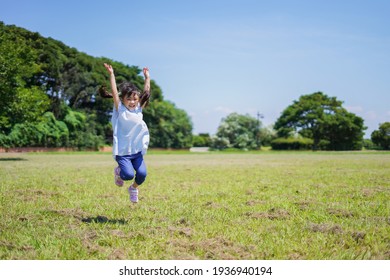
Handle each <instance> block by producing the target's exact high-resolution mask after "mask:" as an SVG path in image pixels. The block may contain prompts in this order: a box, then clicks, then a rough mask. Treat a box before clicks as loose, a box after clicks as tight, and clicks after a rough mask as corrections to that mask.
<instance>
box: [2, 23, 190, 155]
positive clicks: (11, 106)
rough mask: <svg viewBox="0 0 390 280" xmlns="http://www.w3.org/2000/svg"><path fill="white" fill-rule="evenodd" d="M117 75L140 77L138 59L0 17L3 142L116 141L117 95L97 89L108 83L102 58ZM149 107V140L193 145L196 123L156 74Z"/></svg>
mask: <svg viewBox="0 0 390 280" xmlns="http://www.w3.org/2000/svg"><path fill="white" fill-rule="evenodd" d="M104 62H107V63H110V64H112V65H113V67H114V69H115V74H116V77H117V82H118V83H120V82H122V81H125V80H128V81H132V82H133V83H134V84H135V85H137V86H138V87H139V88H140V89H142V88H143V78H142V77H141V76H140V75H139V74H140V72H141V71H140V69H139V68H138V67H136V66H128V65H124V64H122V63H120V62H116V61H112V60H111V59H108V58H104V57H100V58H96V57H92V56H89V55H87V54H85V53H82V52H79V51H77V50H76V49H75V48H70V47H68V46H66V45H65V44H63V43H62V42H60V41H57V40H54V39H52V38H44V37H42V36H41V35H40V34H39V33H34V32H30V31H28V30H25V29H23V28H19V27H16V26H13V25H11V26H8V25H5V24H3V23H2V22H0V96H1V98H0V146H3V147H13V146H45V147H60V146H61V147H64V146H65V147H77V148H79V149H84V148H94V149H96V148H98V147H99V146H102V145H104V144H111V138H112V129H111V124H110V118H111V113H112V107H113V103H112V100H109V99H103V98H101V97H100V96H99V95H98V93H97V89H98V87H99V86H101V85H105V86H109V81H108V76H107V72H106V70H105V69H104V67H103V63H104ZM151 89H152V100H151V103H150V105H149V107H148V108H146V109H145V110H144V118H145V121H146V122H147V123H148V125H149V129H150V134H151V143H150V144H151V145H150V146H151V147H164V148H183V147H189V146H191V138H192V133H191V132H192V123H191V120H190V118H189V116H188V115H187V114H186V112H185V111H183V110H180V109H178V108H176V107H175V105H174V104H173V103H171V102H168V101H165V100H164V98H163V94H162V91H161V89H160V88H159V86H158V85H157V84H156V83H155V82H154V81H153V80H152V81H151Z"/></svg>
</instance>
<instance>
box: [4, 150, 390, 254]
mask: <svg viewBox="0 0 390 280" xmlns="http://www.w3.org/2000/svg"><path fill="white" fill-rule="evenodd" d="M145 159H146V164H147V166H148V172H149V174H148V177H147V180H146V182H145V183H144V184H143V185H142V186H141V189H140V202H139V203H138V204H135V205H131V204H130V201H129V198H128V194H127V189H126V188H124V187H123V188H118V187H117V186H115V185H114V183H113V168H114V167H115V162H114V160H113V159H112V157H111V154H109V153H62V154H61V153H52V154H51V153H48V154H43V153H26V154H7V153H5V154H0V188H1V189H0V192H1V196H0V202H1V205H0V207H1V219H0V259H3V260H4V259H11V260H13V259H16V260H18V259H61V260H65V259H78V260H84V259H149V260H155V259H158V260H160V259H161V260H166V259H170V260H172V259H202V260H206V259H218V260H224V259H240V260H252V259H266V260H270V259H272V260H281V259H283V260H289V259H319V260H328V259H332V260H340V259H348V260H355V259H382V260H383V259H384V260H389V259H390V199H389V198H390V153H380V152H327V153H326V152H318V153H313V152H283V153H282V152H280V153H279V152H257V153H184V152H181V153H175V152H171V153H165V152H153V151H151V152H150V153H149V154H148V155H147V156H146V158H145Z"/></svg>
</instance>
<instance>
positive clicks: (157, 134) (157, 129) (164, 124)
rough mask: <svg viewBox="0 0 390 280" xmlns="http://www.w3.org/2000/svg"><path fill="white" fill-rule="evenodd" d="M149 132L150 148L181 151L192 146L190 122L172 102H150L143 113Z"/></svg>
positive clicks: (183, 112)
mask: <svg viewBox="0 0 390 280" xmlns="http://www.w3.org/2000/svg"><path fill="white" fill-rule="evenodd" d="M144 120H145V122H146V123H147V124H148V127H149V130H150V135H151V137H150V147H160V148H174V149H182V148H189V147H191V146H192V122H191V119H190V117H189V116H188V115H187V113H186V112H185V111H184V110H181V109H177V108H176V107H175V105H174V104H173V103H172V102H169V101H160V102H159V101H156V102H152V103H151V104H150V105H149V106H148V107H147V108H146V109H145V113H144Z"/></svg>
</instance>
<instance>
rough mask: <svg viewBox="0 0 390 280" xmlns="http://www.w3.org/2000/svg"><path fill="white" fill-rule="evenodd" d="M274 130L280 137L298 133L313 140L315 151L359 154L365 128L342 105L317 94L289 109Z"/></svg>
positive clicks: (304, 96)
mask: <svg viewBox="0 0 390 280" xmlns="http://www.w3.org/2000/svg"><path fill="white" fill-rule="evenodd" d="M274 129H275V130H277V133H278V136H279V137H284V138H288V137H291V136H293V135H295V134H297V133H298V134H299V135H300V136H302V137H305V138H310V139H312V140H313V149H314V150H317V149H321V150H360V149H361V148H362V146H363V135H364V133H363V131H364V129H365V127H364V124H363V119H362V118H360V117H358V116H356V115H355V114H353V113H350V112H348V111H347V110H346V109H344V108H343V107H342V102H341V101H339V100H337V99H336V98H335V97H328V96H327V95H325V94H323V93H322V92H316V93H313V94H309V95H303V96H301V97H300V98H299V100H298V101H294V102H293V104H292V105H290V106H288V107H287V108H286V109H285V110H284V111H283V112H282V114H281V116H280V117H279V119H278V120H277V121H276V123H275V126H274Z"/></svg>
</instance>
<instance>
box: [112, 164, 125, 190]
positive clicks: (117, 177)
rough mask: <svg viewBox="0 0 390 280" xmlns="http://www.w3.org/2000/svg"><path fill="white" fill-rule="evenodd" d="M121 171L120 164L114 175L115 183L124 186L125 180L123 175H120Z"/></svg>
mask: <svg viewBox="0 0 390 280" xmlns="http://www.w3.org/2000/svg"><path fill="white" fill-rule="evenodd" d="M120 172H121V169H120V168H119V166H117V167H115V169H114V176H115V180H114V181H115V185H117V186H118V187H122V186H123V183H124V182H123V180H122V179H121V176H120V175H119V173H120Z"/></svg>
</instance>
